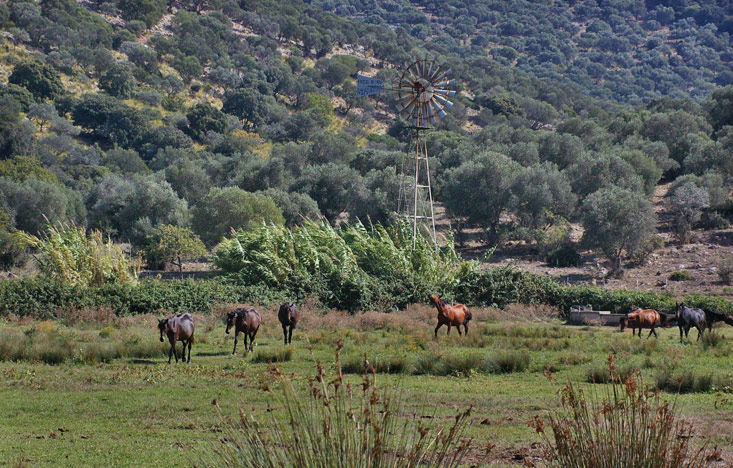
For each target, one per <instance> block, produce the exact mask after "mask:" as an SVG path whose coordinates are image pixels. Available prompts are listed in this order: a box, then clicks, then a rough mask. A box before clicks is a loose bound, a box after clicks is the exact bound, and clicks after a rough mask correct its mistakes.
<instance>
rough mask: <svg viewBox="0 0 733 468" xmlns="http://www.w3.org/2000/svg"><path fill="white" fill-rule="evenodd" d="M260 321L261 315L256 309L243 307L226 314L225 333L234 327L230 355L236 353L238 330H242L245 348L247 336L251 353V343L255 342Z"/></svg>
mask: <svg viewBox="0 0 733 468" xmlns="http://www.w3.org/2000/svg"><path fill="white" fill-rule="evenodd" d="M261 323H262V315H260V313H259V311H257V309H255V308H252V307H248V308H245V309H234V310H233V311H231V312H229V313H228V314H227V329H226V333H227V334H229V330H230V329H231V328H232V327H234V349H233V350H232V355H235V354H237V340H238V339H237V337H238V336H239V332H244V347H245V349H246V348H247V337H248V336H249V352H250V353H251V352H252V351H253V350H252V344H253V343H254V342H255V335H256V334H257V330H258V329H259V328H260V324H261Z"/></svg>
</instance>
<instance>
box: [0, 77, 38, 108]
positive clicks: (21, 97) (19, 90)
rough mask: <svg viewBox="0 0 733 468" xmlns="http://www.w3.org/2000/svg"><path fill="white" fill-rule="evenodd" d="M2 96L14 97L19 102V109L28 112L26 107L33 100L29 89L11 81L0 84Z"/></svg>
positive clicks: (0, 96)
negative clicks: (3, 84) (5, 84)
mask: <svg viewBox="0 0 733 468" xmlns="http://www.w3.org/2000/svg"><path fill="white" fill-rule="evenodd" d="M3 97H9V98H13V99H15V100H16V101H17V102H18V104H20V110H21V111H23V112H28V109H29V108H30V106H31V105H32V104H33V102H34V100H33V95H32V94H31V92H30V91H28V90H27V89H25V88H24V87H22V86H18V85H16V84H12V83H10V84H8V85H7V86H0V98H3Z"/></svg>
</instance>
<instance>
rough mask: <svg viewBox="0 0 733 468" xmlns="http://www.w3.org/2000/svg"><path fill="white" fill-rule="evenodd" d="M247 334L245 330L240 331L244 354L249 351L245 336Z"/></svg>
mask: <svg viewBox="0 0 733 468" xmlns="http://www.w3.org/2000/svg"><path fill="white" fill-rule="evenodd" d="M248 336H249V334H247V332H246V331H245V332H243V333H242V339H243V340H244V353H245V354H246V353H247V352H249V348H247V337H248Z"/></svg>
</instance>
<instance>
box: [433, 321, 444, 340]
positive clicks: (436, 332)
mask: <svg viewBox="0 0 733 468" xmlns="http://www.w3.org/2000/svg"><path fill="white" fill-rule="evenodd" d="M442 325H443V324H442V323H440V322H438V326H437V327H435V338H436V339H437V338H438V329H439V328H440V327H441V326H442Z"/></svg>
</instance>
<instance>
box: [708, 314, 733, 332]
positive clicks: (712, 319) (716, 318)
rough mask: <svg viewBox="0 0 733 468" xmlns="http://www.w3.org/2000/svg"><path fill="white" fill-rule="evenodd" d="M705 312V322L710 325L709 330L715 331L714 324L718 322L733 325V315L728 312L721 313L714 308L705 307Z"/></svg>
mask: <svg viewBox="0 0 733 468" xmlns="http://www.w3.org/2000/svg"><path fill="white" fill-rule="evenodd" d="M702 311H703V312H705V323H706V324H707V326H708V331H710V332H712V331H713V325H715V324H716V323H718V322H725V323H727V324H728V325H732V326H733V317H731V316H730V315H726V314H721V313H720V312H714V311H712V310H708V309H703V310H702Z"/></svg>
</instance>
